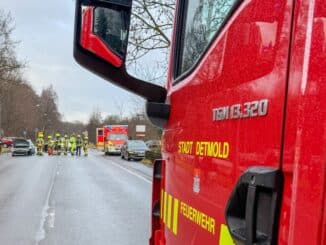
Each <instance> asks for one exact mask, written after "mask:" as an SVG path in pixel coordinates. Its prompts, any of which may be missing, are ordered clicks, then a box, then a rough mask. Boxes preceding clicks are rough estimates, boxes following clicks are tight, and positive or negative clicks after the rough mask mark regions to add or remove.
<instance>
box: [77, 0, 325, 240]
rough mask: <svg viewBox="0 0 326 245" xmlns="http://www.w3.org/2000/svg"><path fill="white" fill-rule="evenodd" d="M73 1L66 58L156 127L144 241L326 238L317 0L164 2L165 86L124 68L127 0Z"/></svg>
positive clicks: (320, 8)
mask: <svg viewBox="0 0 326 245" xmlns="http://www.w3.org/2000/svg"><path fill="white" fill-rule="evenodd" d="M76 2H77V5H76V22H75V23H76V24H75V41H74V56H75V58H76V60H77V61H78V62H79V63H80V64H81V65H82V66H84V67H85V68H87V69H89V70H91V71H93V72H94V73H96V74H98V75H99V76H101V77H103V78H105V79H107V80H109V81H110V82H112V83H114V84H116V85H118V86H120V87H122V88H124V89H127V90H129V91H131V92H133V93H135V94H138V95H140V96H142V97H144V98H145V99H146V100H147V104H146V112H147V115H148V117H149V118H150V119H151V121H152V122H153V123H154V124H155V125H157V126H159V127H161V128H163V138H162V156H163V159H162V160H157V161H156V162H155V165H154V175H153V195H152V234H151V238H150V244H160V245H161V244H168V245H172V244H173V245H174V244H187V245H188V244H220V245H225V244H290V245H297V244H299V245H307V244H309V245H310V244H314V245H320V244H326V212H325V210H326V193H325V190H326V161H325V160H326V131H325V130H326V126H325V125H326V4H325V1H323V0H264V1H261V0H228V1H223V0H215V1H211V0H200V1H199V0H184V1H183V0H178V1H176V14H175V24H174V30H173V38H172V42H171V43H172V47H171V55H170V63H169V71H168V80H167V84H166V87H165V88H163V87H160V86H158V85H154V84H150V83H147V82H145V81H141V80H139V79H136V78H134V77H132V76H130V75H128V73H127V71H126V66H125V58H126V49H127V42H128V35H127V34H128V32H129V24H130V23H129V22H130V15H131V5H132V0H110V1H105V0H101V1H97V0H77V1H76ZM101 9H102V10H103V9H105V11H106V13H107V23H110V24H111V27H114V28H111V27H110V28H108V31H107V32H105V34H103V32H102V33H100V32H98V24H99V23H100V21H95V20H97V18H98V17H99V14H98V12H100V10H101ZM102 12H103V11H102ZM102 16H103V15H102ZM112 16H114V17H112ZM103 18H104V17H103ZM110 24H109V25H108V26H110ZM116 30H119V31H116ZM103 35H104V36H103Z"/></svg>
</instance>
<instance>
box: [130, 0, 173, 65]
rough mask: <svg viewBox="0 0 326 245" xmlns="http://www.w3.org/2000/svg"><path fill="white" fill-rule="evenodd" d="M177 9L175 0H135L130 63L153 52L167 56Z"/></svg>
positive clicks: (131, 29)
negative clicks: (159, 52) (160, 52)
mask: <svg viewBox="0 0 326 245" xmlns="http://www.w3.org/2000/svg"><path fill="white" fill-rule="evenodd" d="M174 9H175V1H174V0H134V1H133V10H132V21H131V23H132V25H131V28H130V34H129V50H128V61H129V62H133V61H136V60H138V59H139V58H141V57H143V56H145V55H146V54H148V53H149V52H151V51H153V50H160V51H162V52H163V53H165V54H167V52H168V48H169V47H170V44H171V40H170V35H171V31H172V26H173V16H174Z"/></svg>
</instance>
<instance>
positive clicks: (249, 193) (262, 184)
mask: <svg viewBox="0 0 326 245" xmlns="http://www.w3.org/2000/svg"><path fill="white" fill-rule="evenodd" d="M282 190H283V175H282V172H281V170H280V169H277V168H271V167H251V168H249V169H248V170H247V171H245V172H244V173H243V174H242V175H241V176H240V178H239V180H238V182H237V184H236V186H235V188H234V189H233V191H232V193H231V196H230V198H229V200H228V203H227V206H226V209H225V219H226V223H227V226H228V228H229V231H230V233H231V236H232V238H233V239H234V240H235V242H236V243H237V244H245V245H251V244H257V245H260V244H264V245H269V244H270V245H273V244H276V242H277V231H278V218H279V210H280V204H281V196H282Z"/></svg>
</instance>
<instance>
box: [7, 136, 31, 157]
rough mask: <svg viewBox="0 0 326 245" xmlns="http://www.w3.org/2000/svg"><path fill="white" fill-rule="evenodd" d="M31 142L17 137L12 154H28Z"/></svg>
mask: <svg viewBox="0 0 326 245" xmlns="http://www.w3.org/2000/svg"><path fill="white" fill-rule="evenodd" d="M30 150H31V149H30V142H29V141H28V140H26V139H15V140H14V142H13V144H12V149H11V154H12V156H17V155H23V156H28V154H29V152H30Z"/></svg>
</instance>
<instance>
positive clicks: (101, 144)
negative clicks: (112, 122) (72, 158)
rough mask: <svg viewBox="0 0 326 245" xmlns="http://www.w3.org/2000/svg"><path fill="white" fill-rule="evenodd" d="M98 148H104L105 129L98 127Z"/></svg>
mask: <svg viewBox="0 0 326 245" xmlns="http://www.w3.org/2000/svg"><path fill="white" fill-rule="evenodd" d="M96 148H98V149H104V129H103V128H96Z"/></svg>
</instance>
